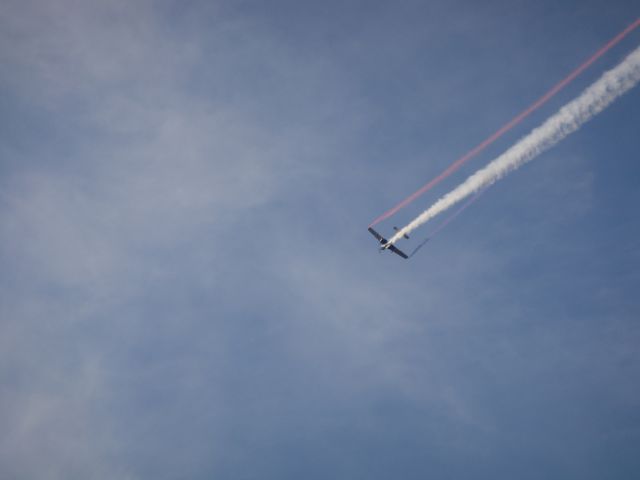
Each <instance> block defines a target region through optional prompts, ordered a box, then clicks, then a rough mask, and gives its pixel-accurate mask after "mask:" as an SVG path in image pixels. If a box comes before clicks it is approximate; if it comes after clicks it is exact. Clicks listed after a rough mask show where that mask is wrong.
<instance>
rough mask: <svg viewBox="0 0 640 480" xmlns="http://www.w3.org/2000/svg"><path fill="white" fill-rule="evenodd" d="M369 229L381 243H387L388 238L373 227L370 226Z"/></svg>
mask: <svg viewBox="0 0 640 480" xmlns="http://www.w3.org/2000/svg"><path fill="white" fill-rule="evenodd" d="M368 230H369V233H371V235H373V236H374V237H376V238H377V239H378V241H379V242H380V243H387V239H386V238H384V237H383V236H382V235H380V234H379V233H378V232H376V231H375V230H374V229H373V228H371V227H369V229H368Z"/></svg>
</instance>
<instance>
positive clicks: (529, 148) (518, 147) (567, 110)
mask: <svg viewBox="0 0 640 480" xmlns="http://www.w3.org/2000/svg"><path fill="white" fill-rule="evenodd" d="M639 81H640V47H638V48H637V49H636V50H634V51H633V52H632V53H631V54H630V55H629V56H628V57H627V58H625V59H624V60H623V61H622V62H621V63H620V64H619V65H617V66H616V67H615V68H613V69H611V70H609V71H608V72H606V73H604V74H603V75H602V77H600V78H599V79H598V80H597V81H596V82H595V83H593V84H592V85H591V86H590V87H588V88H587V89H586V90H585V91H584V92H582V94H581V95H580V96H579V97H578V98H576V99H575V100H572V101H571V102H569V103H568V104H567V105H565V106H564V107H562V108H561V109H560V110H559V111H558V112H557V113H556V114H555V115H553V116H552V117H550V118H549V119H547V121H545V122H544V123H543V124H542V125H541V126H539V127H538V128H535V129H534V130H532V131H531V133H529V135H527V136H525V137H523V138H522V139H520V141H518V143H516V144H515V145H514V146H512V147H511V148H510V149H509V150H507V151H506V152H504V153H503V154H502V155H500V156H499V157H497V158H496V159H495V160H493V161H492V162H491V163H489V164H488V165H487V166H486V167H484V168H482V169H480V170H478V171H477V172H476V173H474V174H473V175H471V176H470V177H469V178H467V179H466V180H465V181H464V182H463V183H461V184H460V185H458V186H457V187H456V188H454V189H453V190H451V191H450V192H449V193H447V194H446V195H444V196H443V197H441V198H440V199H439V200H438V201H436V202H435V203H434V204H433V205H432V206H431V207H429V208H428V209H427V210H425V211H424V212H422V213H421V214H420V215H419V216H417V217H416V218H415V219H414V220H413V221H411V222H410V223H409V224H408V225H406V226H405V227H403V228H401V229H400V230H398V231H397V232H396V234H395V235H394V236H393V237H391V239H390V240H389V242H390V243H392V244H393V243H395V242H397V241H398V240H399V239H400V238H402V236H403V235H405V234H408V233H410V232H412V231H413V230H415V229H416V228H418V227H419V226H420V225H422V224H424V223H426V222H427V221H429V220H431V219H432V218H433V217H435V216H436V215H438V214H440V213H442V212H444V211H445V210H447V209H448V208H449V207H451V206H452V205H455V204H456V203H458V202H459V201H460V200H463V199H464V198H465V197H467V196H469V195H471V194H472V193H474V192H477V191H478V190H480V189H482V188H485V187H488V186H489V185H491V184H493V183H494V182H496V181H497V180H500V179H501V178H502V177H504V176H505V175H506V174H507V173H509V172H511V171H512V170H515V169H516V168H518V167H520V166H521V165H523V164H525V163H527V162H529V161H530V160H533V159H534V158H535V157H537V156H538V155H539V154H541V153H542V152H544V151H545V150H548V149H549V148H551V147H552V146H553V145H555V144H556V143H558V142H559V141H560V140H562V139H563V138H565V137H566V136H567V135H569V134H571V133H573V132H575V131H576V130H578V128H580V126H582V125H583V124H584V123H585V122H587V121H588V120H590V119H591V118H593V117H594V116H595V115H597V114H598V113H600V112H601V111H602V110H604V109H605V108H606V107H608V106H609V105H610V104H611V103H612V102H613V101H614V100H615V99H616V98H618V97H619V96H620V95H622V94H623V93H625V92H627V91H628V90H630V89H631V88H633V87H634V86H635V85H636V84H637V83H638V82H639Z"/></svg>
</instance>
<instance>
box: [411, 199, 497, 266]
mask: <svg viewBox="0 0 640 480" xmlns="http://www.w3.org/2000/svg"><path fill="white" fill-rule="evenodd" d="M487 190H488V188H485V189H484V190H480V191H479V192H476V194H475V195H474V196H473V197H471V198H470V199H469V200H467V201H466V202H465V203H463V204H462V206H461V207H460V208H458V210H456V211H455V212H453V213H452V214H451V215H449V216H448V217H447V218H446V219H445V220H444V221H443V222H442V223H440V225H438V226H437V227H436V228H435V230H434V231H433V232H431V234H430V235H429V236H428V237H427V238H425V239H424V240H423V241H422V243H420V244H419V245H418V246H417V247H416V248H414V249H413V252H411V255H409V258H411V257H413V256H414V255H415V254H416V253H418V250H420V249H421V248H422V247H424V246H425V245H426V244H427V242H429V241H430V240H432V239H433V238H434V237H436V236H437V235H438V234H439V233H440V232H441V231H442V230H444V228H445V227H446V226H447V225H449V224H450V223H451V222H453V221H454V220H455V219H456V217H457V216H458V215H460V214H461V213H462V212H464V211H465V210H466V209H467V208H469V207H470V206H471V205H473V204H474V203H476V200H478V199H479V198H480V197H481V196H482V194H483V193H484V192H486V191H487Z"/></svg>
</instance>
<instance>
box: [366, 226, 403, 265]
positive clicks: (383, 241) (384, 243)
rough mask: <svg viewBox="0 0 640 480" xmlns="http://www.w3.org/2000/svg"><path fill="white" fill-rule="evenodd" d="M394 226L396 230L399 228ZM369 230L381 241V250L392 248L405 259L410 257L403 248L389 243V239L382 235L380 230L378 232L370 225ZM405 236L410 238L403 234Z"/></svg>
mask: <svg viewBox="0 0 640 480" xmlns="http://www.w3.org/2000/svg"><path fill="white" fill-rule="evenodd" d="M393 228H394V229H395V230H396V231H397V230H398V227H393ZM368 230H369V233H371V235H373V236H374V237H376V239H377V240H378V241H379V242H380V245H382V246H381V247H380V251H382V250H391V251H392V252H393V253H395V254H396V255H400V256H401V257H402V258H404V259H407V258H409V257H408V256H407V254H406V253H404V252H403V251H402V250H400V249H399V248H397V247H396V246H395V245H393V244H391V243H389V240H387V239H386V238H384V237H383V236H382V235H380V234H379V233H378V232H376V231H375V230H374V229H373V228H371V227H369V228H368ZM403 236H404V237H405V238H409V237H408V236H407V235H403Z"/></svg>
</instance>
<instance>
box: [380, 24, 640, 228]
mask: <svg viewBox="0 0 640 480" xmlns="http://www.w3.org/2000/svg"><path fill="white" fill-rule="evenodd" d="M639 25H640V18H638V19H637V20H636V21H635V22H633V23H632V24H631V25H629V26H628V27H627V28H625V29H624V30H623V31H621V32H620V33H619V34H618V35H616V36H615V37H613V38H612V39H611V40H609V41H608V42H607V43H606V44H605V45H604V46H602V47H601V48H600V49H599V50H598V51H597V52H596V53H594V54H593V55H592V56H591V57H589V58H588V59H587V60H586V61H585V62H584V63H583V64H582V65H580V66H579V67H578V68H576V69H575V70H574V71H573V72H571V73H570V74H569V75H567V77H566V78H565V79H563V80H561V81H560V82H558V83H557V84H556V85H554V86H553V88H551V90H549V91H548V92H547V93H545V94H544V95H543V96H542V97H540V98H539V99H538V100H536V101H535V102H533V103H532V104H531V105H530V106H529V107H528V108H527V109H525V110H524V111H523V112H522V113H520V114H519V115H517V116H516V117H514V118H513V119H512V120H511V121H510V122H509V123H507V124H506V125H504V126H503V127H502V128H500V129H499V130H498V131H497V132H495V133H494V134H493V135H491V136H490V137H489V138H487V139H486V140H485V141H483V142H482V143H480V144H479V145H478V146H477V147H475V148H474V149H472V150H470V151H469V152H468V153H466V154H464V155H463V156H462V157H460V158H459V159H458V160H456V161H455V162H453V163H452V164H451V165H449V167H447V168H446V169H445V170H444V171H443V172H442V173H441V174H440V175H438V176H437V177H436V178H434V179H433V180H431V181H430V182H429V183H427V184H426V185H424V186H423V187H421V188H420V189H419V190H417V191H416V192H414V193H412V194H411V195H409V196H408V197H407V198H405V199H404V200H403V201H401V202H400V203H399V204H397V205H396V206H395V207H393V208H392V209H391V210H388V211H387V212H385V213H383V214H382V215H380V216H379V217H378V218H376V219H375V220H374V221H373V222H371V225H369V226H370V227H373V226H374V225H376V224H378V223H380V222H381V221H382V220H384V219H386V218H389V217H390V216H391V215H393V214H395V213H396V212H397V211H398V210H400V209H401V208H404V207H406V206H407V205H409V204H410V203H411V202H413V201H414V200H415V199H416V198H418V197H419V196H420V195H422V194H423V193H425V192H426V191H427V190H429V189H431V188H432V187H434V186H435V185H437V184H438V183H440V182H441V181H442V180H444V179H445V178H447V177H448V176H449V175H451V174H452V173H453V172H455V171H456V170H458V169H459V168H460V167H461V166H462V165H464V164H465V163H467V162H468V161H469V160H471V158H473V157H474V156H476V155H477V154H478V153H480V152H481V151H482V150H484V149H485V148H486V147H488V146H489V145H491V144H492V143H493V142H495V141H496V140H497V139H498V138H500V137H501V136H502V135H504V134H505V133H506V132H508V131H509V130H511V129H512V128H513V127H515V126H516V125H517V124H519V123H520V122H521V121H522V120H524V119H525V118H526V117H528V116H529V115H530V114H531V113H533V112H535V111H536V110H537V109H538V108H540V107H541V106H542V105H544V104H545V103H547V102H548V101H549V100H550V99H551V98H552V97H553V96H554V95H555V94H556V93H558V92H559V91H560V90H562V89H563V88H564V87H566V86H567V85H568V84H569V83H571V82H572V81H573V80H574V79H575V78H576V77H577V76H578V75H580V74H581V73H582V72H583V71H584V70H586V69H587V68H588V67H589V66H590V65H591V64H592V63H593V62H595V61H596V60H598V59H599V58H600V57H601V56H602V55H604V54H605V53H607V52H608V51H609V50H610V49H611V48H612V47H614V46H615V45H616V44H617V43H619V42H620V40H622V39H623V38H624V37H626V36H627V35H628V34H629V33H631V32H632V31H633V30H635V29H636V28H637V27H638V26H639Z"/></svg>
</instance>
